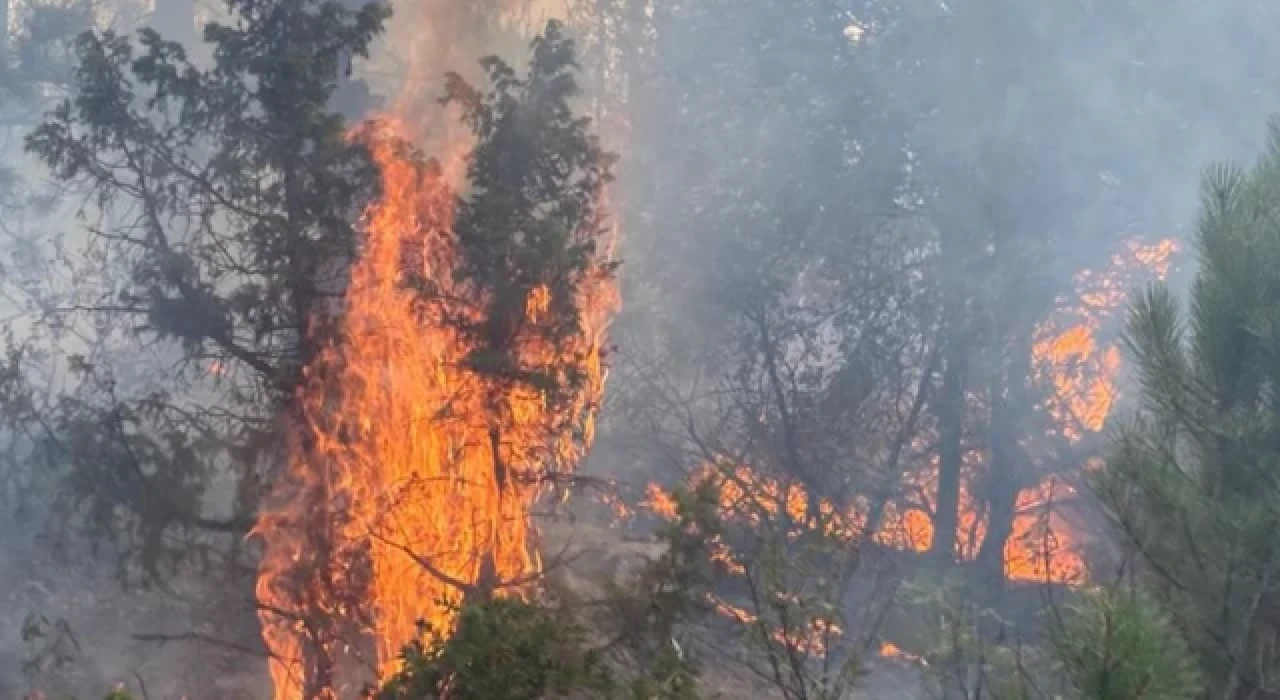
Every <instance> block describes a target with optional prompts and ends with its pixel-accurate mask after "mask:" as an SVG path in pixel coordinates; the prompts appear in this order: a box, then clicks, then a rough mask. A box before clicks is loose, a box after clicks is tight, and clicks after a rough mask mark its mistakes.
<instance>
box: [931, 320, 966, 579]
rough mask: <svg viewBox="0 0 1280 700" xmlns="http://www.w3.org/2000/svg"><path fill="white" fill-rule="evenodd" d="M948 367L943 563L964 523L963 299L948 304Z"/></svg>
mask: <svg viewBox="0 0 1280 700" xmlns="http://www.w3.org/2000/svg"><path fill="white" fill-rule="evenodd" d="M947 306H948V313H947V317H948V318H947V324H948V328H947V339H946V348H945V350H944V352H945V360H944V361H945V365H946V366H945V367H944V369H943V372H942V391H941V392H940V396H939V400H938V403H937V407H936V414H937V418H938V428H939V434H940V435H939V437H940V444H939V447H938V491H937V494H936V497H935V498H934V515H933V541H932V542H931V543H930V545H929V551H930V555H931V556H932V558H934V559H935V560H937V561H939V562H940V563H943V564H949V563H951V562H952V561H954V557H955V543H956V531H957V528H958V526H959V522H960V467H961V463H962V462H963V460H964V446H963V444H962V442H963V439H964V414H965V410H964V403H965V402H964V396H965V382H966V375H967V374H968V365H969V347H968V341H967V339H965V338H964V335H963V333H962V332H961V329H960V324H961V318H960V316H961V310H962V306H961V302H958V301H951V302H949V303H948V305H947Z"/></svg>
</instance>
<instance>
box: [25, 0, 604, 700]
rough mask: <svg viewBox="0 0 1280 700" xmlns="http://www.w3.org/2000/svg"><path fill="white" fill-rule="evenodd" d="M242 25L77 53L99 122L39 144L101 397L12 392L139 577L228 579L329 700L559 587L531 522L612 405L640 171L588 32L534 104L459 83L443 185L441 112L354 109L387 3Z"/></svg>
mask: <svg viewBox="0 0 1280 700" xmlns="http://www.w3.org/2000/svg"><path fill="white" fill-rule="evenodd" d="M227 9H228V11H229V12H228V15H229V17H230V20H229V21H228V22H227V23H225V24H218V23H213V24H210V25H208V26H207V27H206V30H205V37H206V40H207V41H208V43H209V48H210V49H211V51H212V63H211V65H209V66H207V67H203V66H202V65H198V64H196V63H194V62H193V61H191V60H189V59H188V56H187V52H186V51H185V49H184V47H182V46H181V45H179V44H177V43H174V42H169V41H166V40H164V39H163V38H162V37H161V36H159V35H158V34H157V33H155V32H153V31H151V30H144V31H142V32H141V33H140V35H139V39H138V41H137V42H133V41H131V40H130V39H129V38H127V37H124V36H121V35H119V34H116V33H113V32H103V33H92V34H85V35H83V36H82V37H80V39H79V40H78V43H77V55H78V68H77V73H76V86H75V87H76V94H75V96H74V97H73V98H71V99H70V100H68V101H66V102H65V103H63V104H61V105H60V106H59V107H58V108H57V109H56V110H54V111H53V112H51V113H50V114H49V115H48V116H47V118H46V120H45V123H44V124H42V125H41V127H40V128H39V129H38V130H37V131H36V132H35V133H34V134H33V135H32V136H31V138H30V139H29V141H28V147H29V148H30V150H31V151H33V152H34V153H36V154H37V155H38V156H40V157H41V158H42V159H43V160H44V161H45V162H46V163H48V164H49V165H50V166H51V167H52V168H53V170H54V173H55V175H56V176H57V177H58V178H59V179H60V180H63V181H65V182H67V183H69V184H74V185H77V186H81V187H83V188H85V191H86V192H87V193H88V194H90V195H92V196H91V197H89V198H87V199H86V202H87V203H86V205H85V207H84V213H85V214H86V215H87V216H89V217H90V218H91V221H93V222H94V223H93V224H92V225H91V226H90V227H89V230H88V233H89V234H90V236H89V242H88V244H87V245H86V246H85V252H86V253H87V255H86V256H85V257H84V259H83V263H81V264H77V265H75V266H73V267H72V268H71V269H70V273H71V275H72V276H71V278H70V280H69V281H70V282H71V283H70V284H68V285H66V286H63V287H55V286H52V285H51V288H50V289H49V290H46V291H47V295H46V296H44V297H42V298H41V301H42V302H44V303H45V304H44V306H43V307H42V308H44V309H46V310H47V311H49V316H48V317H47V318H46V321H47V323H46V325H45V326H44V329H45V330H46V331H47V335H45V336H40V338H47V339H49V340H50V347H51V348H52V349H53V350H55V351H58V352H62V353H64V354H63V355H62V356H61V357H56V356H55V358H54V361H55V364H57V363H61V365H60V366H64V367H65V366H70V367H71V368H72V369H73V370H74V371H75V372H77V374H75V375H74V380H73V381H72V383H71V385H70V386H68V387H65V388H64V389H63V391H62V392H56V393H55V394H54V395H53V398H52V399H51V400H49V401H47V402H46V401H42V400H41V399H40V398H39V395H38V394H36V393H34V392H32V391H30V390H29V389H30V387H20V386H19V385H20V384H22V381H21V376H22V375H21V373H20V372H15V373H14V374H13V377H12V378H13V380H14V381H13V385H14V386H13V388H14V389H15V391H19V390H22V395H21V397H20V398H21V399H22V400H15V401H12V402H10V404H11V405H9V406H7V408H9V409H10V410H9V411H7V412H6V418H7V419H8V420H9V421H10V422H11V423H12V424H14V425H18V426H19V427H21V428H22V429H24V430H25V431H27V433H28V434H29V435H30V436H31V437H32V439H33V440H34V441H35V444H36V448H37V449H36V452H37V454H36V455H35V456H36V457H37V458H38V459H39V460H42V463H45V464H48V465H50V466H51V467H53V468H56V469H58V470H59V473H60V474H62V475H64V476H66V477H67V481H66V484H67V485H68V486H69V488H68V489H67V492H66V493H67V497H66V499H65V500H64V501H63V503H64V505H65V506H66V508H67V510H66V511H64V512H65V513H66V514H68V515H69V516H70V517H69V518H68V521H69V522H71V523H77V524H81V525H84V526H85V527H86V529H87V530H88V531H89V532H91V533H92V534H93V535H95V536H99V537H103V538H105V539H109V540H110V541H111V543H112V544H113V545H117V546H118V551H121V552H122V553H123V557H124V558H123V561H122V563H123V564H128V565H129V566H125V567H123V568H122V570H123V571H126V572H128V573H129V575H130V578H131V579H134V578H138V575H140V577H141V578H142V579H143V580H147V581H152V582H154V581H160V580H172V577H179V578H180V577H181V576H182V575H183V574H186V573H190V572H191V571H192V570H193V568H194V569H195V570H197V571H201V572H213V571H217V572H221V573H223V574H227V575H228V576H229V577H230V580H231V581H232V583H233V585H232V586H230V587H228V588H229V589H230V590H238V591H243V592H245V593H246V596H245V600H244V601H243V602H246V603H248V604H247V605H246V607H245V610H246V612H250V611H252V610H253V609H254V607H257V608H258V610H259V612H260V614H261V617H262V623H263V627H264V629H265V636H266V641H267V646H268V651H269V652H271V653H272V654H274V655H275V663H274V664H273V666H272V670H273V673H274V675H275V678H276V680H277V684H278V687H277V691H278V692H279V693H280V694H281V696H289V695H290V694H297V693H304V692H305V694H306V695H308V696H309V697H314V696H316V695H322V694H326V693H332V692H336V691H337V688H338V686H339V685H341V684H344V683H346V684H352V683H354V684H357V685H358V684H359V683H360V682H363V681H367V680H372V679H373V678H374V677H375V676H377V675H378V674H379V673H380V672H386V671H387V670H388V669H390V668H391V667H393V666H394V665H395V664H396V663H397V655H398V653H399V651H400V648H401V645H403V644H404V643H406V642H407V641H409V640H410V639H411V638H412V637H413V636H414V634H415V632H416V629H417V628H416V623H417V622H418V620H419V619H421V618H426V619H428V620H430V621H432V622H434V623H437V629H447V628H448V620H449V619H450V614H449V613H448V612H447V611H448V610H449V609H450V608H449V604H452V603H456V602H458V601H457V600H456V598H458V597H463V598H465V597H467V596H474V597H484V596H486V595H490V594H494V593H498V592H506V591H516V590H519V589H522V588H523V587H526V586H528V585H530V584H531V583H533V582H534V581H535V578H536V575H537V572H538V570H539V568H540V563H539V560H538V556H537V554H536V552H535V551H534V548H533V543H532V541H531V535H532V526H531V524H530V522H529V516H530V512H529V511H530V509H531V508H532V507H533V505H534V503H535V502H536V501H537V500H538V499H539V498H540V497H541V496H542V495H543V494H545V493H546V491H547V490H548V488H549V486H551V485H554V484H556V483H558V482H559V481H561V479H560V478H559V477H560V475H563V474H564V473H565V472H566V471H567V470H569V469H571V468H572V467H573V466H574V465H575V464H576V462H577V460H578V459H579V458H580V456H581V454H582V451H583V450H584V449H585V446H586V445H588V444H589V443H590V441H591V437H592V416H593V414H594V411H595V408H596V403H597V400H598V397H599V394H600V391H601V389H602V383H603V380H604V346H603V331H604V327H605V324H606V322H607V320H608V317H609V315H610V313H611V312H612V309H613V308H614V305H615V303H616V294H615V292H614V289H613V282H612V275H613V269H614V263H613V262H612V261H611V260H610V259H609V249H608V238H609V236H610V235H611V229H610V228H609V226H608V225H607V223H606V221H605V219H604V209H603V206H602V196H603V192H602V190H603V188H604V187H605V186H606V185H607V183H608V181H609V178H610V176H609V170H610V166H611V163H612V156H610V155H609V154H607V153H605V152H604V151H603V150H602V149H601V148H600V146H599V145H598V143H597V142H596V140H595V138H594V136H592V134H591V130H590V124H589V122H588V121H587V120H585V119H582V118H580V117H578V116H577V115H576V114H575V113H574V111H573V109H572V108H571V105H570V102H571V100H573V99H574V98H575V97H576V93H577V86H576V83H575V78H574V71H575V68H576V67H575V65H574V47H573V44H572V42H571V41H570V40H569V39H567V38H566V37H565V36H564V33H563V31H562V29H561V28H560V26H559V25H556V24H551V25H549V26H548V28H547V30H546V32H545V33H544V35H543V36H541V37H540V38H539V39H538V40H537V41H536V42H535V43H534V45H533V50H532V53H531V60H530V64H529V71H528V73H527V75H525V76H523V77H519V76H517V75H516V74H515V72H514V71H513V70H512V69H511V68H510V67H509V66H507V65H506V64H505V63H503V62H502V61H500V60H498V59H496V58H495V59H486V60H485V61H483V62H482V65H483V68H484V70H485V72H486V74H487V78H488V84H487V86H486V87H485V88H483V89H476V88H473V87H472V86H471V85H469V84H468V83H467V82H466V81H464V80H463V79H462V78H461V77H458V76H452V77H450V78H449V80H448V81H447V94H446V96H445V99H444V101H445V103H446V104H447V105H448V106H449V107H452V108H456V109H457V110H458V111H459V112H460V114H461V117H462V121H463V124H464V127H465V130H466V131H467V132H469V133H468V135H467V136H468V137H467V138H464V139H460V140H457V141H453V142H450V143H447V144H446V145H447V147H448V148H447V150H446V151H445V152H444V153H443V154H442V157H441V158H440V159H439V160H436V161H432V160H428V159H426V158H424V157H423V156H422V155H421V154H420V153H419V152H418V151H417V149H415V148H414V147H412V145H411V142H412V141H413V140H415V139H417V138H418V137H419V136H420V135H421V132H420V128H421V127H422V125H421V124H418V123H415V122H414V120H413V117H415V116H417V115H416V113H413V112H407V111H406V112H401V113H391V114H387V115H384V118H382V119H379V120H376V121H375V122H372V123H370V124H367V125H365V126H364V127H362V128H360V129H356V130H354V131H353V130H352V129H350V128H349V127H348V125H347V124H346V123H345V122H344V119H343V118H342V117H341V116H340V115H339V114H338V113H337V111H336V109H335V108H334V107H333V105H332V104H331V102H332V99H333V97H334V95H335V94H336V92H337V91H338V90H339V89H340V87H341V86H342V85H343V84H344V82H345V80H346V74H347V72H348V71H349V70H350V62H351V61H352V60H353V59H357V58H359V57H361V56H363V55H364V54H365V52H366V51H367V49H368V47H369V46H370V43H371V42H372V41H373V39H374V38H375V36H376V35H377V34H378V33H379V32H380V31H381V29H382V27H383V24H384V22H385V20H386V18H387V17H388V13H387V10H386V8H385V7H384V6H383V5H381V4H377V3H371V4H367V5H365V6H363V7H362V8H360V9H358V10H351V9H346V8H344V6H343V4H342V3H337V2H324V1H322V0H278V1H273V2H258V1H256V0H229V2H228V3H227ZM432 70H439V71H440V72H443V67H440V66H434V67H432ZM446 131H447V130H446ZM69 338H74V339H75V342H72V341H69V340H68V339H69ZM37 339H39V338H37ZM77 345H79V347H76V346H77ZM68 347H72V348H74V349H73V350H68V349H67V348H68ZM75 350H80V352H78V353H76V354H75V356H74V357H67V356H66V355H65V353H69V352H75ZM161 367H162V368H165V369H164V370H163V371H157V370H156V368H161ZM6 377H8V375H6ZM8 388H10V387H9V385H8V384H6V389H8ZM264 499H267V500H266V501H265V502H264ZM251 532H253V533H256V534H257V535H259V536H260V538H261V540H262V541H263V545H264V550H265V551H264V552H263V554H262V557H261V559H260V560H259V559H258V557H256V556H255V555H254V554H253V552H252V551H251V550H250V549H249V548H246V547H244V546H243V545H242V544H241V543H242V541H243V538H244V536H245V535H247V534H250V533H251ZM254 575H260V580H259V586H258V589H257V592H258V595H256V596H254V595H252V594H249V593H248V591H246V590H245V589H243V588H240V586H241V585H243V584H245V583H247V578H248V577H252V576H254ZM197 595H200V594H199V593H197ZM249 619H250V620H251V619H252V614H251V613H250V615H249ZM220 621H223V622H236V621H241V619H240V618H238V617H237V616H234V615H225V614H224V615H222V616H221V618H220ZM236 632H237V633H239V632H242V630H236ZM347 661H350V662H351V663H352V664H354V666H352V665H345V666H344V665H343V663H341V662H347ZM299 664H301V665H299Z"/></svg>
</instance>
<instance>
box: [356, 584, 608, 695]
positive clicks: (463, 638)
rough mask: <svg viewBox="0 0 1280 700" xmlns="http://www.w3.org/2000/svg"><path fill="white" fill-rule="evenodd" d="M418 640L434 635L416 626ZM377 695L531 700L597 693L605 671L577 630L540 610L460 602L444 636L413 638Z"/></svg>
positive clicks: (500, 602) (514, 603)
mask: <svg viewBox="0 0 1280 700" xmlns="http://www.w3.org/2000/svg"><path fill="white" fill-rule="evenodd" d="M423 632H424V638H427V639H436V640H439V639H440V637H441V635H438V634H435V632H434V631H433V630H430V629H424V630H423ZM403 658H404V669H403V670H402V671H401V672H400V673H398V674H397V675H396V676H395V677H393V678H392V679H390V680H389V681H388V682H387V684H386V685H385V686H384V687H383V689H382V691H381V693H380V694H379V696H378V697H379V698H382V699H383V700H427V699H428V698H443V697H449V698H456V699H457V700H536V699H538V698H544V697H566V696H568V695H569V694H570V693H572V692H576V691H583V690H594V691H603V690H605V689H606V688H607V687H608V684H609V680H610V679H609V676H608V674H607V672H606V671H605V669H604V667H603V666H602V665H601V663H600V659H599V657H598V655H596V654H595V653H593V652H591V651H588V650H587V649H586V639H585V635H584V633H583V631H582V630H581V629H580V628H578V627H577V626H576V625H575V624H573V623H572V622H570V621H567V620H565V619H562V617H561V616H557V615H555V614H553V613H552V612H551V611H549V610H548V609H546V608H543V607H539V606H538V605H535V604H532V603H527V602H523V601H519V600H515V599H511V598H498V599H494V600H491V601H488V602H484V603H478V604H474V605H468V606H466V607H464V608H463V609H462V610H461V612H460V615H459V617H458V622H457V629H456V631H455V632H454V634H453V635H452V636H451V637H448V638H447V640H445V641H434V642H422V641H415V642H414V643H412V644H410V645H409V646H408V647H407V648H406V649H405V652H404V657H403Z"/></svg>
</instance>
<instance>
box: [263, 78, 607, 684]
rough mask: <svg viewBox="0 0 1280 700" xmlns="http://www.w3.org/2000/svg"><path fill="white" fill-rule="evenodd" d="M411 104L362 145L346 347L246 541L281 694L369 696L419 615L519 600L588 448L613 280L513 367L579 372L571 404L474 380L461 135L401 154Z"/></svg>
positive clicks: (441, 616)
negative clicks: (557, 477) (548, 517)
mask: <svg viewBox="0 0 1280 700" xmlns="http://www.w3.org/2000/svg"><path fill="white" fill-rule="evenodd" d="M421 71H422V68H421V66H419V67H418V68H417V69H415V71H414V72H417V73H419V74H420V73H421ZM418 102H419V100H418V99H417V98H416V97H415V98H407V99H402V100H400V101H399V102H398V103H397V104H398V107H399V111H400V114H393V115H391V116H389V117H388V118H386V119H384V120H382V121H380V122H379V127H378V128H377V129H373V130H365V131H363V132H361V134H359V135H357V136H356V137H357V138H366V139H367V142H368V145H369V147H370V149H371V152H372V154H373V156H374V159H375V161H376V162H377V164H378V165H379V166H380V170H381V178H382V194H381V198H380V200H379V201H378V202H376V203H375V204H374V205H373V206H372V207H370V209H369V211H368V212H367V213H366V216H365V219H364V221H363V226H362V229H363V232H364V235H365V240H364V242H363V246H362V247H361V254H360V257H359V259H358V260H357V262H356V263H355V265H354V266H353V268H352V270H351V275H350V280H349V284H348V288H347V290H346V292H345V298H344V303H343V309H342V315H341V328H340V332H339V333H337V334H336V337H337V340H335V341H333V342H330V343H328V344H327V345H326V346H325V347H324V349H323V350H322V352H321V353H320V354H319V356H318V358H317V359H316V361H315V362H314V363H312V365H311V366H310V367H308V368H307V374H306V381H305V382H304V385H303V387H302V388H301V390H300V392H299V404H300V409H299V413H300V416H298V417H296V419H295V420H294V425H293V426H292V429H291V430H290V434H289V447H290V459H289V464H288V467H289V468H288V472H287V475H286V477H285V479H284V480H283V481H282V483H280V484H277V485H276V488H275V490H274V493H273V499H272V506H271V509H270V510H269V512H267V513H266V514H265V515H264V516H263V517H262V518H261V519H260V522H259V524H258V527H257V528H256V532H255V534H256V535H258V536H259V537H260V538H261V540H262V541H263V543H264V551H263V558H262V561H261V564H260V571H259V580H258V587H257V596H258V601H259V604H260V610H261V612H260V619H261V623H262V629H263V637H264V640H265V642H266V645H267V647H268V649H269V650H270V652H271V656H272V658H271V661H270V673H271V677H272V681H273V683H274V687H275V697H276V698H277V700H295V699H297V700H302V699H304V698H305V699H306V700H311V699H312V698H317V697H323V698H331V697H338V696H340V695H349V694H351V693H354V692H358V691H360V690H361V689H362V688H361V685H362V684H367V683H370V682H374V681H376V680H377V679H380V678H385V677H386V676H387V675H389V674H390V673H393V672H394V671H395V670H396V667H397V664H398V657H399V652H400V650H401V648H402V647H403V645H404V644H406V643H407V642H409V641H411V640H412V639H414V638H416V637H417V636H418V635H419V623H420V622H425V623H426V624H427V625H428V627H429V629H430V630H431V631H432V632H433V633H435V634H448V633H449V631H450V626H451V624H452V622H453V619H454V610H455V607H454V605H455V604H456V603H458V602H460V601H461V600H462V599H463V598H465V597H466V596H467V595H469V594H476V595H485V594H519V593H521V592H522V591H524V590H526V589H527V588H528V584H529V583H530V582H531V581H532V580H533V578H534V576H533V575H534V574H536V573H537V572H538V570H539V567H540V561H539V558H538V556H537V552H536V548H535V546H534V544H535V543H534V542H533V538H534V535H535V532H534V527H533V524H532V522H531V520H530V517H531V511H532V509H533V507H534V505H535V503H536V502H537V501H538V500H539V499H540V498H542V497H543V496H544V495H545V494H546V492H547V490H548V488H549V485H548V484H549V482H550V481H552V480H549V479H546V478H542V477H544V476H546V475H548V474H553V473H557V472H559V473H563V472H564V471H566V470H569V469H572V468H573V467H574V465H576V464H577V462H578V461H579V460H580V458H581V456H582V455H583V452H584V451H585V449H586V448H587V447H588V446H589V444H590V443H591V440H592V417H593V416H594V412H595V409H596V406H597V405H598V402H599V398H600V396H601V394H602V392H603V385H604V379H605V373H604V368H603V347H602V343H603V340H604V331H605V328H606V325H607V322H608V320H609V319H610V318H611V316H612V314H613V312H614V311H615V309H616V306H617V302H618V296H617V291H616V287H615V285H614V283H613V280H612V278H611V277H609V276H608V275H588V276H586V278H585V281H583V282H582V284H581V285H580V286H579V287H578V288H577V290H576V292H575V293H576V295H577V299H576V301H577V305H578V308H579V309H580V313H581V318H580V319H578V320H579V327H580V330H579V331H578V332H577V333H576V334H575V335H574V336H572V337H570V338H567V339H560V340H559V341H558V342H556V343H554V344H553V343H551V342H550V341H549V340H547V339H546V338H545V337H544V336H539V335H537V334H533V333H528V334H520V335H518V337H517V341H516V347H515V349H514V352H515V354H516V356H517V359H518V361H519V362H521V363H525V362H528V363H529V364H531V365H534V366H544V365H554V366H556V367H558V368H561V369H562V370H563V372H564V373H566V374H574V375H575V376H581V377H585V380H584V381H582V382H580V383H578V384H575V385H574V386H575V387H576V389H575V391H574V392H573V394H572V396H571V397H570V399H569V400H568V401H567V402H565V401H560V402H558V403H556V404H555V405H554V406H553V405H552V404H551V402H550V401H549V400H548V399H547V397H546V396H545V395H544V394H543V393H542V392H540V391H537V390H534V389H532V388H530V387H528V386H526V385H521V384H516V383H513V382H510V381H502V380H499V379H496V378H494V377H493V376H492V375H488V374H485V373H482V372H479V371H477V370H475V369H474V368H473V367H472V365H471V364H469V363H468V359H469V358H470V355H471V351H472V350H473V349H474V348H473V346H472V344H471V342H472V341H470V340H469V339H468V337H467V336H465V335H464V334H463V333H462V332H460V331H459V330H457V329H458V324H457V321H458V320H459V319H463V320H469V321H478V320H479V318H478V314H479V313H480V310H481V309H483V308H484V302H485V298H484V294H483V292H481V291H478V290H477V289H476V288H474V287H473V286H471V285H469V284H468V283H467V282H465V281H459V280H458V278H457V277H456V276H455V274H454V273H455V271H456V270H457V269H458V267H459V265H460V264H461V263H462V262H463V256H464V251H463V250H462V249H461V248H460V247H459V243H458V240H457V239H456V237H455V236H454V235H453V227H452V224H453V214H454V211H453V210H454V203H455V201H456V193H457V192H458V187H457V186H456V185H455V184H454V183H457V182H458V181H459V180H460V179H461V178H460V177H459V175H460V173H461V172H462V169H461V168H460V167H459V166H460V165H461V164H462V163H463V162H465V158H464V155H465V154H466V153H467V152H468V151H469V148H470V142H469V141H467V140H465V139H460V138H458V137H457V136H456V134H454V133H451V132H450V130H449V129H441V128H439V127H438V126H436V127H434V128H433V129H432V130H431V131H432V133H434V134H436V137H437V138H440V136H439V134H441V133H444V134H446V144H445V148H444V149H443V150H445V155H446V157H445V158H444V160H443V162H442V166H441V167H439V168H433V167H427V166H424V165H423V164H422V163H421V162H420V161H417V160H414V159H412V158H410V157H409V156H407V155H406V153H405V149H404V148H403V147H402V144H403V142H404V139H409V138H413V137H415V136H420V135H421V134H424V133H427V131H428V130H427V129H425V128H424V127H423V125H420V124H417V123H414V122H412V121H411V120H410V119H409V118H408V117H409V115H410V114H412V113H413V111H414V109H413V107H414V105H415V104H417V103H418ZM584 235H585V234H584ZM608 254H609V252H608V251H607V250H604V249H603V248H602V249H601V251H600V252H599V253H598V256H599V257H600V261H601V262H602V263H603V261H604V260H605V258H606V257H607V256H608ZM411 280H418V281H422V280H426V281H427V282H428V285H427V286H429V287H430V288H431V289H433V290H435V291H436V293H433V294H432V295H431V296H430V297H427V296H424V295H423V294H422V293H421V292H420V291H419V290H420V289H421V287H422V285H420V284H419V285H411V284H410V283H409V282H410V281H411ZM549 296H550V295H549V291H548V290H547V289H545V288H535V289H533V290H531V291H530V293H529V294H528V298H527V300H526V304H525V315H526V325H529V326H537V325H538V324H539V323H540V321H541V317H542V316H543V315H544V314H545V313H546V312H547V304H548V300H549Z"/></svg>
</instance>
